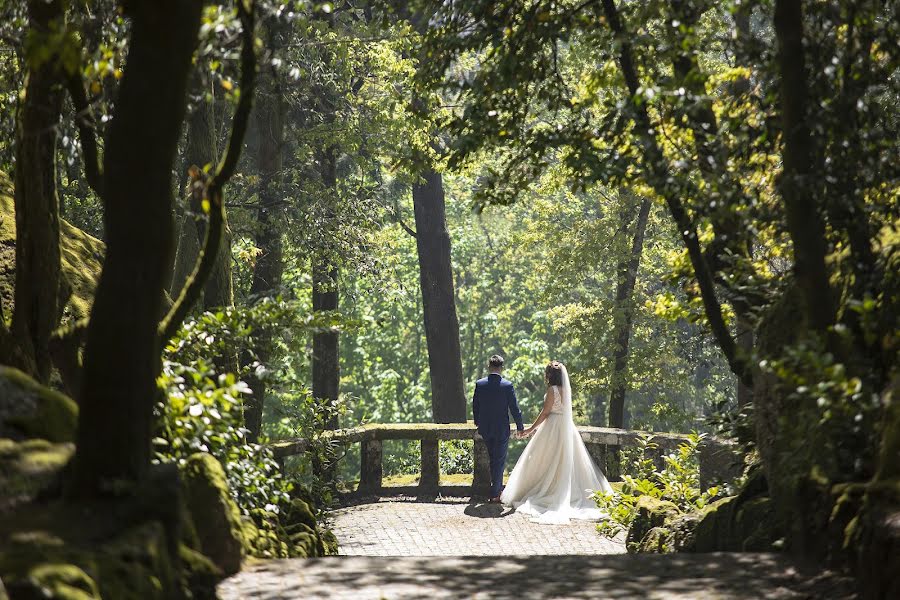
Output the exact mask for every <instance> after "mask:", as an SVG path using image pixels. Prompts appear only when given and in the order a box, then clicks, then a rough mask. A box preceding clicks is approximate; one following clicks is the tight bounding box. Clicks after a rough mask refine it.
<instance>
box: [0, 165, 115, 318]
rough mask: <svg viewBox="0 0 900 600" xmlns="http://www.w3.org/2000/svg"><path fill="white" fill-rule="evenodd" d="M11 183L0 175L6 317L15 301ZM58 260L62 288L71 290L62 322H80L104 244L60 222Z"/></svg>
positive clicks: (0, 276)
mask: <svg viewBox="0 0 900 600" xmlns="http://www.w3.org/2000/svg"><path fill="white" fill-rule="evenodd" d="M12 194H13V189H12V183H11V182H10V181H9V178H8V177H7V175H6V174H5V173H3V172H0V300H2V302H3V307H4V310H5V311H7V314H8V315H11V314H12V307H13V306H14V302H15V292H14V290H15V280H16V276H15V271H16V270H15V267H16V217H15V202H14V201H13V197H12ZM59 233H60V240H59V243H60V260H61V265H60V266H61V273H62V278H63V280H64V283H65V284H66V285H65V286H63V287H64V288H67V289H68V290H70V292H71V293H70V294H69V295H68V296H67V297H61V298H60V301H61V302H62V303H63V306H64V308H63V320H66V321H67V320H69V319H83V318H85V317H87V316H89V315H90V309H91V304H92V302H93V299H94V293H95V291H96V289H97V282H98V281H99V280H100V272H101V271H102V270H103V256H104V254H105V253H106V246H105V244H104V243H103V242H102V241H100V240H98V239H97V238H95V237H93V236H91V235H88V234H87V233H85V232H84V231H82V230H81V229H78V228H77V227H75V226H73V225H72V224H71V223H69V222H68V221H66V220H65V219H60V226H59Z"/></svg>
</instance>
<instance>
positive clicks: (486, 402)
mask: <svg viewBox="0 0 900 600" xmlns="http://www.w3.org/2000/svg"><path fill="white" fill-rule="evenodd" d="M510 413H512V416H513V418H514V419H515V420H516V427H517V428H518V430H519V431H522V430H523V429H524V428H525V426H524V425H523V424H522V411H520V410H519V402H518V401H517V400H516V390H514V389H513V384H512V382H511V381H509V380H508V379H504V378H503V377H501V376H500V375H499V374H497V373H491V374H490V375H488V376H487V377H485V378H484V379H479V380H478V381H476V382H475V395H474V396H473V397H472V415H473V416H474V417H475V426H476V427H478V433H480V434H481V437H483V438H501V439H505V438H508V437H509V415H510Z"/></svg>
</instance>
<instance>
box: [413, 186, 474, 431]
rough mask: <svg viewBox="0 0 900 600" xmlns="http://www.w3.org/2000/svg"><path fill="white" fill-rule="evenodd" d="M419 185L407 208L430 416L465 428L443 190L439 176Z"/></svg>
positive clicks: (435, 419)
mask: <svg viewBox="0 0 900 600" xmlns="http://www.w3.org/2000/svg"><path fill="white" fill-rule="evenodd" d="M423 179H424V180H425V181H424V183H416V184H415V185H413V206H414V208H415V215H416V247H417V248H418V251H419V275H420V282H421V286H422V306H423V311H422V312H423V313H424V322H425V339H426V341H427V343H428V366H429V368H430V371H431V407H432V413H433V415H434V422H435V423H465V422H466V413H467V406H466V392H465V387H464V384H463V376H462V358H461V356H460V349H459V321H458V320H457V317H456V303H455V300H454V294H453V270H452V268H451V264H450V234H449V232H448V231H447V217H446V214H445V209H444V186H443V181H442V178H441V174H440V173H437V172H436V171H429V172H427V173H425V175H424V177H423Z"/></svg>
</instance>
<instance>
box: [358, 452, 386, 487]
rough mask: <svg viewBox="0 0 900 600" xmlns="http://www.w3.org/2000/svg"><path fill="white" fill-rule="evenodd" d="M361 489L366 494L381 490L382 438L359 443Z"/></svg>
mask: <svg viewBox="0 0 900 600" xmlns="http://www.w3.org/2000/svg"><path fill="white" fill-rule="evenodd" d="M359 450H360V461H359V490H360V492H362V493H365V494H378V493H380V492H381V478H382V470H381V455H382V447H381V440H363V441H361V442H360V443H359Z"/></svg>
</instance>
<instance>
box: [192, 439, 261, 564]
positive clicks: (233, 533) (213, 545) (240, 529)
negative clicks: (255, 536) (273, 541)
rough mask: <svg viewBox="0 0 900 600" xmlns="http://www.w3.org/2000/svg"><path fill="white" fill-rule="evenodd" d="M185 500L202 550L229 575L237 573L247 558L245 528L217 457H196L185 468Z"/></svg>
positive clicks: (202, 455) (200, 454)
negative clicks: (245, 556)
mask: <svg viewBox="0 0 900 600" xmlns="http://www.w3.org/2000/svg"><path fill="white" fill-rule="evenodd" d="M181 477H182V482H183V484H184V498H185V504H186V506H187V509H188V511H189V512H190V514H191V520H192V521H193V523H194V527H195V529H196V533H197V539H198V541H199V544H200V548H199V549H200V551H201V552H203V554H205V555H206V556H208V557H209V558H210V559H211V560H212V561H213V563H215V565H216V566H217V567H219V568H220V569H221V570H222V572H223V573H225V574H226V575H231V574H234V573H237V572H238V571H239V570H240V568H241V561H242V560H243V558H244V555H245V544H246V543H247V541H246V539H245V526H244V524H243V523H242V522H241V516H240V512H239V511H238V507H237V505H236V504H235V502H234V500H233V499H232V497H231V493H230V492H229V490H228V482H227V480H226V478H225V471H224V470H223V469H222V465H221V464H220V463H219V461H217V460H216V459H215V457H213V456H211V455H209V454H206V453H202V452H201V453H197V454H194V455H192V456H190V457H188V459H187V460H186V461H185V463H184V464H183V465H182V467H181Z"/></svg>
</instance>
